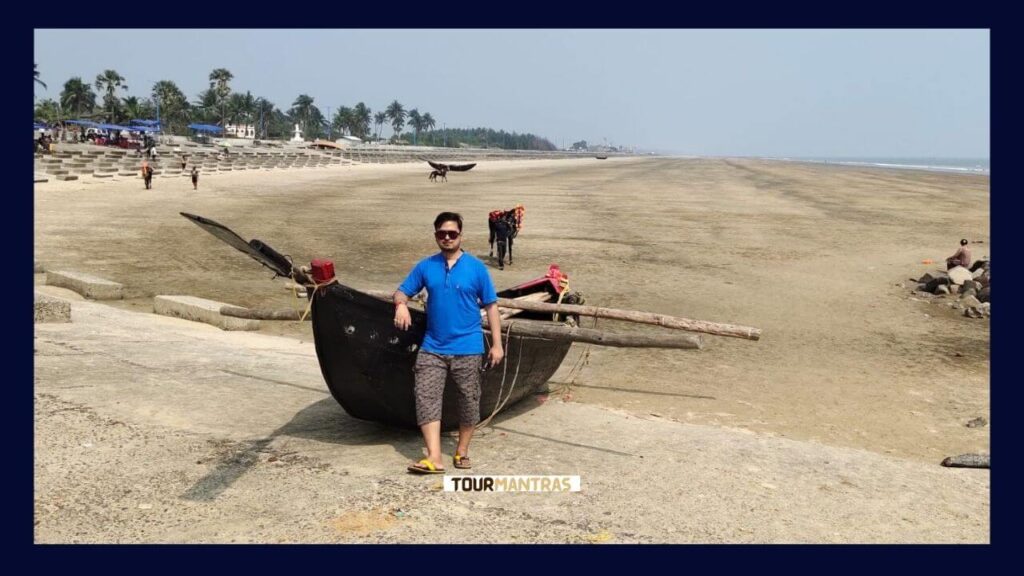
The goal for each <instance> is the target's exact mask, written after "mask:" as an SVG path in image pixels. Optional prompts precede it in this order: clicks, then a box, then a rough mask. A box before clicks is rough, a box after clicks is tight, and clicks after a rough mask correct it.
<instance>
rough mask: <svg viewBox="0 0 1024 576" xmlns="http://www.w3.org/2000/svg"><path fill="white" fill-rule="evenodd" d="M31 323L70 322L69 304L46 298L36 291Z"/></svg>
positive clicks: (58, 299)
mask: <svg viewBox="0 0 1024 576" xmlns="http://www.w3.org/2000/svg"><path fill="white" fill-rule="evenodd" d="M32 317H33V321H34V322H35V323H37V324H38V323H39V322H71V302H68V301H67V300H62V299H60V298H54V297H53V296H48V295H46V294H43V293H42V292H40V291H38V290H36V292H35V307H34V312H33V316H32Z"/></svg>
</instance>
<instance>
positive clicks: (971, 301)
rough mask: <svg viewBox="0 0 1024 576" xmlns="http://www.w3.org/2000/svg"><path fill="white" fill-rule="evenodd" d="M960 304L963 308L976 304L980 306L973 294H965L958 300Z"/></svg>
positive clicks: (975, 305) (974, 306) (972, 306)
mask: <svg viewBox="0 0 1024 576" xmlns="http://www.w3.org/2000/svg"><path fill="white" fill-rule="evenodd" d="M960 304H961V305H963V307H964V308H977V307H978V306H981V301H979V300H978V299H977V298H975V297H974V296H965V297H964V298H963V299H961V300H960Z"/></svg>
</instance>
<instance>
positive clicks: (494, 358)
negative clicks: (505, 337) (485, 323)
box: [485, 340, 505, 368]
mask: <svg viewBox="0 0 1024 576" xmlns="http://www.w3.org/2000/svg"><path fill="white" fill-rule="evenodd" d="M504 358H505V350H504V349H503V348H502V347H501V340H498V341H497V342H495V343H494V346H491V349H490V350H488V351H487V365H486V366H485V367H486V368H493V367H494V366H497V365H498V364H501V361H502V359H504Z"/></svg>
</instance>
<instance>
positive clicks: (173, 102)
mask: <svg viewBox="0 0 1024 576" xmlns="http://www.w3.org/2000/svg"><path fill="white" fill-rule="evenodd" d="M152 96H153V101H154V102H156V103H157V104H158V105H159V110H160V115H161V117H162V118H165V119H166V122H165V121H164V120H163V119H161V124H167V127H168V130H169V131H171V132H173V131H174V128H175V127H176V126H178V125H179V124H180V125H182V126H184V123H185V122H186V121H187V120H188V99H187V98H186V97H185V93H184V92H182V91H181V89H180V88H178V85H177V84H175V83H174V82H172V81H171V80H160V81H159V82H157V83H155V84H153V91H152Z"/></svg>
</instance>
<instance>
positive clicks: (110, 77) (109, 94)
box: [96, 70, 128, 122]
mask: <svg viewBox="0 0 1024 576" xmlns="http://www.w3.org/2000/svg"><path fill="white" fill-rule="evenodd" d="M118 88H124V89H125V90H127V89H128V86H127V85H125V83H124V76H121V75H120V74H118V73H117V72H116V71H114V70H104V71H103V73H102V74H99V75H98V76H96V89H97V90H99V91H101V92H106V95H105V96H103V105H104V107H106V109H107V118H108V121H109V122H113V121H114V116H115V115H116V113H117V106H118V100H117V89H118Z"/></svg>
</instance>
